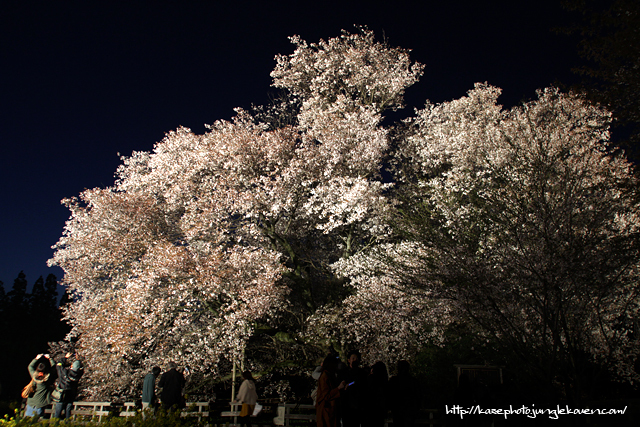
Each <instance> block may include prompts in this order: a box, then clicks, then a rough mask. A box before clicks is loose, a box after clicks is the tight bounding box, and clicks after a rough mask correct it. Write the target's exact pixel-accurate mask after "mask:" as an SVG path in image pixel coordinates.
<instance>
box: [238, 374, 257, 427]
mask: <svg viewBox="0 0 640 427" xmlns="http://www.w3.org/2000/svg"><path fill="white" fill-rule="evenodd" d="M242 378H244V381H242V384H241V385H240V390H239V391H238V395H237V396H236V400H235V403H242V409H241V410H240V425H241V426H245V425H246V426H250V425H251V421H250V417H251V415H252V414H253V410H254V408H255V407H256V402H257V401H258V393H257V392H256V383H255V380H254V379H253V376H252V375H251V372H249V371H244V372H243V373H242Z"/></svg>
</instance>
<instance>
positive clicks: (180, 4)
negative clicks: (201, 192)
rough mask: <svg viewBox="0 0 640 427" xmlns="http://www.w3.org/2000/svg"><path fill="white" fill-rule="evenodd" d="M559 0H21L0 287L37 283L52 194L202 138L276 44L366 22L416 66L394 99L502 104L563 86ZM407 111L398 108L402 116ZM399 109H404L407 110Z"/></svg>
mask: <svg viewBox="0 0 640 427" xmlns="http://www.w3.org/2000/svg"><path fill="white" fill-rule="evenodd" d="M566 22H567V17H566V13H565V12H564V11H562V9H561V8H560V6H559V1H551V0H538V1H535V2H534V1H529V2H516V1H513V0H509V1H504V0H500V1H490V2H479V1H477V0H474V1H456V0H451V1H447V2H443V1H426V0H424V1H402V0H397V1H394V2H390V1H385V2H378V1H354V2H350V1H348V0H345V1H336V2H333V1H316V2H307V1H286V0H281V1H267V0H261V1H242V0H236V1H233V2H228V3H225V2H222V1H218V0H216V1H188V0H182V1H175V2H169V1H162V0H156V1H135V0H128V1H109V2H97V1H86V0H84V1H65V0H56V1H50V0H48V1H29V0H9V1H8V2H7V1H5V2H3V7H2V11H1V12H0V147H1V149H2V150H1V154H0V201H1V203H2V204H1V206H2V208H1V209H0V224H1V229H0V280H1V281H3V282H4V284H5V285H4V286H5V289H6V290H8V289H9V288H10V287H11V285H12V283H13V280H14V279H15V278H16V277H17V275H18V273H19V272H20V271H21V270H24V272H25V273H26V275H27V280H28V281H29V284H33V282H34V281H35V280H36V279H37V278H38V277H39V276H40V275H43V276H46V275H47V274H49V273H54V274H56V275H57V276H58V277H59V278H61V276H62V272H61V270H59V269H57V268H53V269H50V268H48V267H47V266H46V261H47V259H48V258H50V257H51V256H52V253H53V251H52V249H51V246H52V245H53V244H55V243H56V241H57V240H58V239H59V237H60V236H61V235H62V231H63V227H64V222H65V220H66V219H67V218H68V216H69V215H68V211H67V210H66V209H65V208H64V207H63V206H61V205H60V200H61V199H63V198H65V197H71V196H75V195H77V194H78V193H79V192H80V191H82V190H83V189H84V188H92V187H97V186H101V187H103V186H109V185H111V184H112V183H113V174H114V172H115V169H116V167H117V166H118V165H119V163H120V160H119V157H118V154H117V153H121V154H124V155H129V154H131V152H132V151H133V150H144V151H148V150H151V149H152V148H153V145H154V143H155V142H157V141H159V140H161V139H162V137H163V136H164V133H165V132H167V131H169V130H172V129H175V128H176V127H178V126H181V125H183V126H187V127H190V128H192V129H193V130H194V131H196V132H204V126H203V125H204V124H205V123H213V122H214V121H215V120H217V119H229V118H231V117H232V115H233V108H234V107H245V108H248V107H249V106H250V105H251V103H255V104H261V103H265V102H267V99H268V98H267V92H268V91H269V89H270V88H269V86H270V83H271V79H270V77H269V72H270V71H271V70H272V68H273V66H274V65H275V62H274V56H275V55H276V54H278V53H285V54H288V53H291V52H292V51H293V47H292V45H291V44H290V43H289V42H288V40H287V37H288V36H291V35H294V34H299V35H300V36H302V37H303V38H304V39H306V40H307V41H310V42H311V41H317V40H318V39H319V38H325V39H326V38H330V37H335V36H337V35H339V34H340V30H341V29H343V28H344V29H347V30H352V29H353V25H354V24H355V25H367V26H368V27H369V28H370V29H372V30H374V31H375V33H376V34H377V35H378V36H379V37H380V38H382V37H383V36H384V37H386V38H387V39H388V40H389V43H390V44H391V45H393V46H401V47H404V48H408V49H412V58H413V59H414V60H417V61H420V62H422V63H424V64H425V65H426V68H425V74H424V76H423V78H422V80H421V82H420V83H419V84H417V85H415V86H414V87H412V88H411V89H410V90H409V92H408V93H407V97H406V100H407V104H408V106H409V107H410V108H413V107H421V106H422V105H423V103H424V101H425V100H426V99H430V100H432V101H434V102H440V101H444V100H449V99H453V98H458V97H460V96H463V95H464V94H465V92H466V91H467V90H469V89H470V88H471V87H472V86H473V83H474V82H478V81H482V82H483V81H487V82H489V83H490V84H493V85H496V86H499V87H502V88H503V97H502V98H501V99H500V100H501V102H502V103H503V104H505V105H512V104H515V103H518V102H519V101H520V100H522V99H526V98H531V97H534V96H535V90H536V89H537V88H541V87H544V86H548V85H550V84H552V83H554V82H555V81H557V80H558V81H569V80H570V79H572V78H573V77H572V75H571V72H570V68H571V67H572V66H575V65H576V64H577V59H576V55H575V47H574V43H573V42H572V41H571V40H569V39H568V38H566V37H564V36H560V35H556V34H555V33H553V32H551V28H553V27H555V26H558V25H562V24H563V23H566ZM409 111H410V110H409ZM407 114H409V113H408V112H407Z"/></svg>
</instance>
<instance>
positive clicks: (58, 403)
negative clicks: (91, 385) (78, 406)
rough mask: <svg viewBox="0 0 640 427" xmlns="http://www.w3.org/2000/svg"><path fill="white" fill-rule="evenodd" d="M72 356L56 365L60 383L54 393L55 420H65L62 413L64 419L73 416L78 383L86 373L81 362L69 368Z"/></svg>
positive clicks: (69, 355) (66, 357)
mask: <svg viewBox="0 0 640 427" xmlns="http://www.w3.org/2000/svg"><path fill="white" fill-rule="evenodd" d="M71 356H72V355H71V353H67V354H66V356H64V358H62V359H61V360H60V362H58V363H57V364H56V372H57V374H58V382H57V384H56V389H55V391H54V392H53V397H54V401H55V405H54V412H53V418H63V417H62V411H64V418H69V417H70V416H71V409H72V408H73V402H74V401H75V400H76V398H77V397H78V383H79V382H80V378H81V377H82V374H83V373H84V369H83V366H82V362H80V361H79V360H76V361H74V362H73V363H72V364H71V366H70V367H69V359H70V358H71Z"/></svg>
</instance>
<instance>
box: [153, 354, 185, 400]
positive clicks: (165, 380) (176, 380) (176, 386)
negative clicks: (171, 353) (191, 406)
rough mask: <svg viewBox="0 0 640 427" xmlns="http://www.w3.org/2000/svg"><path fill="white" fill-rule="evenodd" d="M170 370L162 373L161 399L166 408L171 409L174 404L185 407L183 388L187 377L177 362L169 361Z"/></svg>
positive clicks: (160, 384) (159, 384) (159, 385)
mask: <svg viewBox="0 0 640 427" xmlns="http://www.w3.org/2000/svg"><path fill="white" fill-rule="evenodd" d="M168 368H169V370H168V371H167V372H165V373H164V374H162V377H161V378H160V382H159V383H158V387H161V388H162V393H161V394H160V400H162V406H163V407H164V408H165V409H171V408H173V407H174V406H175V407H177V408H183V407H184V402H183V400H182V389H183V388H184V384H185V379H184V375H183V374H182V372H178V370H177V369H176V368H177V365H176V364H175V362H169V364H168Z"/></svg>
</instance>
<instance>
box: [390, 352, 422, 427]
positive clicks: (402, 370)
mask: <svg viewBox="0 0 640 427" xmlns="http://www.w3.org/2000/svg"><path fill="white" fill-rule="evenodd" d="M421 400H422V399H421V394H420V382H419V381H418V380H417V379H416V378H415V377H414V376H412V375H411V366H410V365H409V362H407V361H406V360H401V361H399V362H398V374H397V375H395V376H393V377H391V378H390V379H389V404H390V406H391V414H392V415H393V425H394V427H413V426H414V424H415V420H416V417H417V415H418V410H419V408H420V403H421Z"/></svg>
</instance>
